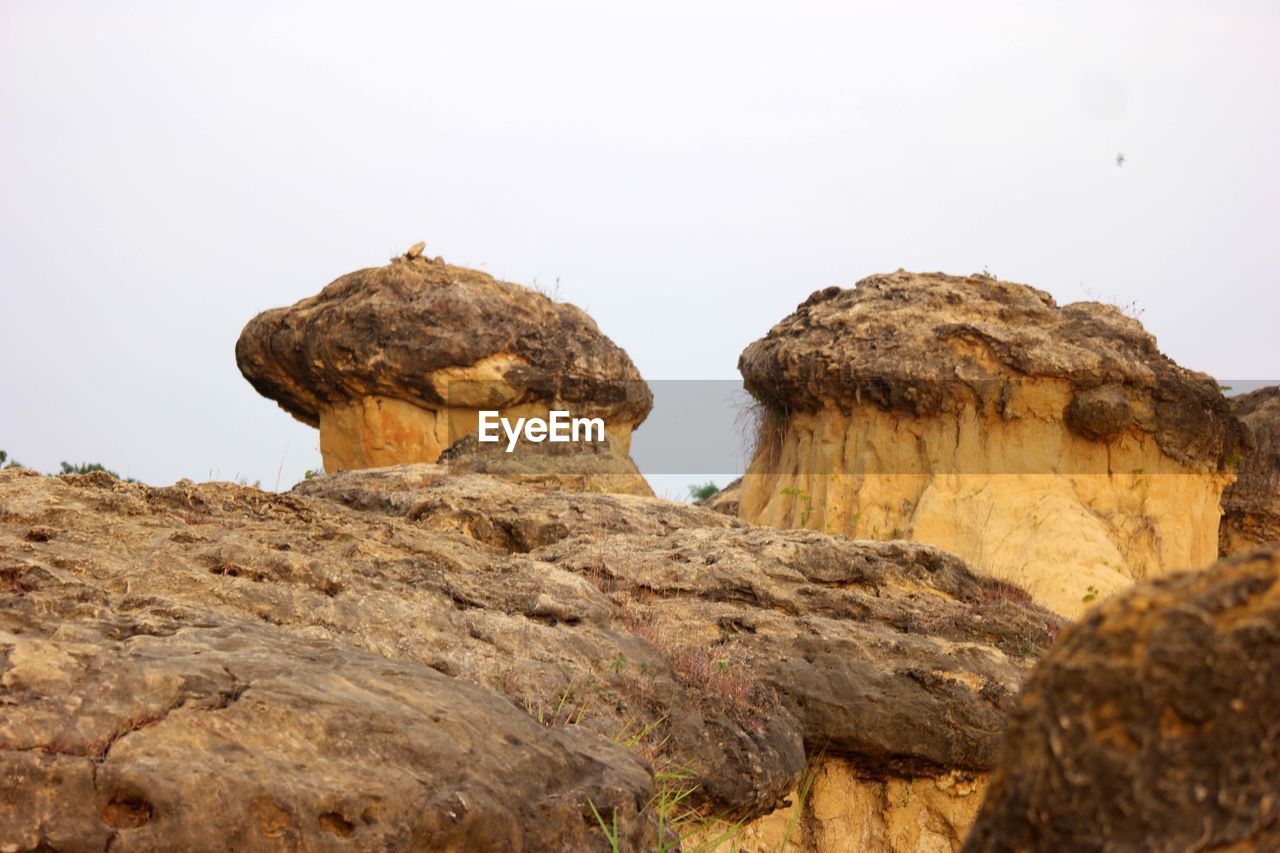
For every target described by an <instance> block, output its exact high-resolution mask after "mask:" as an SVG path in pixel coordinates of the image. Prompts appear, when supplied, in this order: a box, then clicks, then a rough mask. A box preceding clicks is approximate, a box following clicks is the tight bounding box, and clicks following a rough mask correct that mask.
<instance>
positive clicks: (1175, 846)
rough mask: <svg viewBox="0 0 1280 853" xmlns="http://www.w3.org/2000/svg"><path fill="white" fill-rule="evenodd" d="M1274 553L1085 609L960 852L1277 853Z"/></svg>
mask: <svg viewBox="0 0 1280 853" xmlns="http://www.w3.org/2000/svg"><path fill="white" fill-rule="evenodd" d="M1277 672H1280V551H1277V550H1275V549H1273V550H1270V551H1257V552H1254V553H1253V554H1251V555H1247V556H1241V557H1237V558H1235V559H1232V560H1230V561H1228V562H1224V563H1219V564H1218V565H1217V566H1215V567H1212V568H1210V569H1207V570H1205V571H1203V572H1191V573H1184V574H1176V575H1171V576H1168V577H1165V578H1161V579H1159V580H1156V581H1154V582H1152V583H1149V584H1145V585H1142V586H1139V587H1137V588H1136V589H1134V590H1132V591H1130V592H1128V593H1126V594H1124V595H1122V596H1118V597H1117V598H1115V599H1113V600H1111V601H1108V602H1106V603H1105V604H1103V605H1101V606H1100V607H1097V608H1095V609H1093V610H1091V611H1090V612H1089V613H1088V615H1087V616H1086V617H1085V618H1084V619H1083V620H1082V621H1081V622H1080V623H1079V624H1077V625H1074V626H1072V627H1071V628H1069V629H1068V630H1067V631H1066V632H1064V634H1063V637H1062V639H1061V641H1060V642H1059V643H1058V644H1057V645H1056V646H1055V647H1054V648H1053V650H1052V651H1051V652H1049V654H1047V655H1046V656H1045V658H1044V659H1043V660H1042V661H1041V662H1040V664H1039V666H1038V667H1037V668H1036V669H1035V671H1034V672H1033V673H1032V675H1031V677H1030V678H1029V679H1028V680H1027V683H1026V685H1025V687H1024V690H1023V693H1022V696H1021V697H1020V699H1019V702H1018V710H1017V712H1016V714H1015V715H1014V719H1013V721H1012V723H1011V725H1010V729H1009V734H1008V740H1007V743H1006V744H1005V746H1004V749H1003V757H1002V758H1001V761H1000V763H999V765H998V767H997V769H996V771H995V772H994V773H993V774H992V776H991V781H990V786H989V787H988V789H987V795H986V799H985V801H984V803H983V806H982V810H981V813H980V815H979V817H978V821H977V823H976V824H975V826H974V828H973V831H972V834H971V835H970V837H969V840H968V842H967V845H966V848H965V849H966V850H970V851H982V850H991V851H997V850H999V851H1003V850H1045V851H1048V850H1055V851H1056V850H1139V849H1141V850H1168V851H1174V850H1210V849H1213V850H1218V849H1230V850H1276V849H1280V715H1278V714H1277V713H1276V709H1277V708H1278V707H1280V678H1277V677H1276V673H1277Z"/></svg>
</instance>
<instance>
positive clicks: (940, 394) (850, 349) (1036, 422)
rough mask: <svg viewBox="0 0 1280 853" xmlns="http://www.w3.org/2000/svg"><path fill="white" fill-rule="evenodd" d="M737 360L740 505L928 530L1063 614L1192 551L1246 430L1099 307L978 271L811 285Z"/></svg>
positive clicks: (1212, 526) (1210, 522)
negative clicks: (741, 403) (747, 419)
mask: <svg viewBox="0 0 1280 853" xmlns="http://www.w3.org/2000/svg"><path fill="white" fill-rule="evenodd" d="M739 368H740V370H741V371H742V375H743V378H744V382H745V385H746V387H747V389H748V390H749V391H750V392H751V393H752V394H753V395H754V396H755V397H756V399H757V401H758V403H759V415H760V428H759V436H760V437H759V441H758V442H757V449H756V453H755V456H754V458H753V461H752V463H751V465H750V466H749V468H748V471H747V475H746V477H745V478H744V481H743V487H742V495H741V498H740V515H741V517H742V518H744V519H746V520H748V521H752V522H756V523H763V524H770V525H774V526H779V527H809V528H812V529H816V530H822V531H824V532H830V533H845V534H848V535H851V536H857V537H863V538H873V539H896V538H905V539H913V540H917V541H921V542H929V543H931V544H935V545H938V546H940V547H943V548H946V549H948V550H950V551H953V552H955V553H956V554H959V555H960V556H962V557H964V558H966V559H968V560H970V561H971V562H972V563H974V564H975V565H977V566H980V567H982V569H983V570H984V571H988V572H990V573H992V574H994V575H996V576H999V577H1003V578H1006V579H1009V580H1012V581H1013V582H1015V583H1018V584H1019V585H1021V586H1024V587H1026V588H1027V589H1028V590H1030V591H1031V592H1032V593H1033V594H1034V595H1035V597H1036V598H1037V600H1039V601H1041V602H1043V603H1045V604H1046V605H1048V606H1049V607H1051V608H1053V609H1054V610H1056V611H1058V612H1060V613H1063V614H1065V615H1068V616H1071V615H1075V614H1077V613H1079V612H1081V611H1082V610H1083V608H1084V605H1085V604H1086V603H1087V602H1088V601H1092V600H1094V599H1096V598H1097V597H1099V596H1105V595H1106V594H1109V593H1111V592H1113V591H1115V590H1118V589H1121V588H1124V587H1126V586H1128V585H1129V584H1131V583H1133V582H1134V581H1135V580H1140V579H1143V578H1145V577H1148V576H1154V575H1157V574H1160V573H1162V572H1164V571H1167V570H1169V569H1172V568H1178V567H1183V566H1194V565H1203V564H1205V563H1207V562H1210V561H1212V560H1213V559H1214V558H1215V557H1216V555H1217V539H1218V522H1219V515H1220V510H1219V498H1220V496H1221V493H1222V490H1223V489H1224V488H1225V487H1226V485H1227V484H1228V483H1229V482H1230V480H1231V477H1232V474H1231V472H1230V470H1229V468H1230V465H1229V460H1231V459H1232V458H1233V457H1235V456H1236V455H1237V454H1239V453H1241V452H1243V450H1244V449H1245V448H1246V447H1247V446H1248V441H1249V440H1248V435H1247V433H1246V432H1245V430H1244V427H1243V426H1242V425H1241V424H1240V422H1239V421H1238V420H1237V419H1236V418H1235V417H1234V416H1233V415H1232V413H1231V411H1230V409H1229V407H1228V404H1227V401H1226V399H1225V398H1223V397H1222V395H1221V393H1220V392H1219V389H1218V386H1217V384H1216V382H1215V381H1214V380H1213V379H1212V378H1210V377H1209V376H1206V375H1204V374H1201V373H1195V372H1193V371H1190V370H1186V369H1184V368H1182V367H1179V366H1178V365H1177V364H1175V363H1174V362H1173V361H1171V360H1170V359H1169V358H1167V357H1166V356H1164V355H1162V354H1161V353H1160V351H1159V350H1158V349H1157V347H1156V342H1155V339H1154V338H1153V337H1152V336H1151V335H1149V334H1148V333H1147V332H1145V331H1144V330H1143V328H1142V326H1141V325H1140V324H1139V323H1138V322H1137V321H1136V320H1134V319H1132V318H1130V317H1128V316H1126V315H1124V314H1123V313H1122V312H1121V311H1120V310H1119V309H1117V308H1115V307H1112V306H1108V305H1100V304H1097V303H1076V304H1072V305H1065V306H1058V305H1057V304H1056V303H1055V302H1054V300H1053V299H1052V298H1051V297H1050V296H1049V295H1048V294H1047V293H1044V292H1042V291H1039V290H1036V289H1034V288H1032V287H1028V286H1026V285H1022V284H1015V283H1012V282H1005V281H999V280H996V279H994V278H990V277H987V276H970V277H968V278H957V277H953V276H947V275H942V274H940V273H930V274H914V273H907V272H902V271H899V272H897V273H892V274H889V275H877V276H872V277H870V278H867V279H864V280H862V281H860V282H859V283H858V285H857V287H856V288H854V289H852V290H844V289H841V288H836V287H831V288H827V289H826V290H821V291H818V292H816V293H814V294H813V295H812V296H810V297H809V299H807V300H806V301H805V302H804V303H802V304H801V305H800V306H799V307H798V308H797V309H796V311H795V312H794V313H793V314H791V315H790V316H789V317H787V318H786V319H784V320H783V321H782V322H781V323H779V324H778V325H776V326H774V328H773V329H771V330H770V331H769V333H768V335H766V336H765V337H764V338H762V339H760V340H758V341H756V342H754V343H753V344H751V345H750V346H748V347H747V349H746V350H745V351H744V352H743V354H742V357H741V359H740V360H739Z"/></svg>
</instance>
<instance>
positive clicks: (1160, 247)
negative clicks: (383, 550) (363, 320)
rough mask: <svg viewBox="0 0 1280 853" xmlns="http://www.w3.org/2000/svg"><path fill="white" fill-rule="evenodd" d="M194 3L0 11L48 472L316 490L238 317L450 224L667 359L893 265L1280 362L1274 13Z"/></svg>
mask: <svg viewBox="0 0 1280 853" xmlns="http://www.w3.org/2000/svg"><path fill="white" fill-rule="evenodd" d="M198 5H199V7H200V8H199V9H197V8H196V7H197V4H195V3H185V2H183V3H175V2H171V0H170V2H124V0H115V1H113V2H103V0H93V1H92V2H58V0H4V2H3V3H0V286H2V287H3V291H2V292H0V359H2V366H3V369H2V370H0V448H3V449H5V450H8V451H9V452H10V454H11V455H13V456H16V457H17V458H18V459H20V460H21V461H23V462H24V463H25V464H27V465H30V466H33V467H37V468H40V469H43V470H46V471H47V470H52V469H55V468H56V467H57V464H58V462H59V461H60V460H62V459H68V460H71V461H81V460H89V461H100V462H103V463H105V464H107V465H108V466H110V467H113V468H116V469H118V470H120V471H121V472H122V473H128V474H132V475H133V476H135V477H140V478H142V479H144V480H146V481H148V482H152V483H169V482H172V481H173V480H175V479H177V478H179V477H184V476H185V477H191V478H193V479H206V478H208V477H210V476H211V475H212V476H214V477H219V478H223V479H230V478H234V477H237V476H239V477H245V478H247V479H249V480H261V481H262V484H263V486H264V487H266V488H272V487H274V486H275V485H276V483H277V480H278V481H279V484H280V486H281V487H282V488H286V487H288V486H289V485H290V484H291V483H293V482H294V481H295V480H297V479H298V478H299V477H300V476H301V474H302V472H303V471H304V470H305V469H307V468H311V467H317V466H318V463H319V453H318V450H317V443H318V442H317V436H316V433H315V431H314V430H311V429H309V428H307V427H304V426H302V425H301V424H298V423H296V422H295V421H293V420H292V419H291V418H289V417H288V416H287V415H285V414H284V413H283V412H281V411H280V410H279V409H278V408H277V407H276V406H275V404H274V403H272V402H269V401H267V400H265V399H262V398H260V397H259V396H258V395H257V394H256V393H255V392H254V391H253V390H252V388H250V386H249V385H248V383H247V382H245V381H244V380H243V379H242V378H241V377H240V374H239V372H238V371H237V370H236V366H235V359H234V354H233V346H234V342H235V339H236V337H237V336H238V334H239V332H240V329H241V328H242V327H243V325H244V323H245V322H246V321H247V320H248V319H249V318H250V317H251V316H253V315H254V314H255V313H257V312H258V311H260V310H262V309H265V308H269V307H274V306H277V305H283V304H289V303H292V302H295V301H296V300H298V299H300V298H302V297H304V296H308V295H310V294H312V293H315V292H316V291H317V290H319V289H320V288H321V287H322V286H323V285H325V284H326V283H328V282H329V281H330V280H332V279H334V278H336V277H337V276H338V275H340V274H342V273H344V272H347V271H350V270H352V269H356V268H359V267H364V266H372V265H377V264H380V263H383V262H385V260H386V259H387V258H388V257H389V256H390V255H392V254H393V253H395V252H398V251H401V250H403V249H404V248H405V247H407V246H408V245H410V244H411V243H413V242H415V241H417V240H419V239H422V240H426V242H427V251H428V253H429V254H432V255H435V254H440V255H443V256H444V257H445V258H446V259H447V260H449V261H450V262H452V263H458V264H463V265H467V266H474V267H479V268H481V269H484V270H487V271H489V272H491V273H493V274H495V275H497V276H500V277H502V278H507V279H510V280H513V281H519V282H524V283H529V282H532V281H533V280H534V279H535V278H536V279H537V280H538V281H539V282H542V283H545V284H550V283H552V282H554V280H555V279H557V278H559V281H560V296H561V298H562V299H565V300H568V301H571V302H574V303H576V304H578V305H581V306H582V307H584V308H586V309H587V310H588V311H590V313H591V314H592V315H593V316H594V317H595V319H596V320H597V322H598V323H599V324H600V327H601V328H602V329H603V330H604V331H605V332H606V333H607V334H608V335H610V336H611V337H612V338H613V339H614V340H615V341H617V342H618V343H619V344H620V345H622V346H623V347H624V348H626V350H627V351H628V352H629V353H630V354H631V356H632V358H633V359H634V360H635V362H636V363H637V364H638V365H639V367H640V370H641V371H642V372H643V373H644V374H645V375H646V376H647V377H649V378H651V379H680V378H688V379H724V378H732V377H735V376H736V361H737V357H738V353H739V352H741V350H742V348H743V347H744V346H745V345H746V344H747V343H749V342H750V341H752V340H754V339H755V338H757V337H759V336H761V335H762V334H764V333H765V332H766V331H767V330H768V328H769V327H770V326H771V325H772V324H773V323H775V322H776V321H777V320H779V319H781V318H782V317H783V316H785V315H786V314H787V313H789V312H790V311H791V310H792V309H793V308H794V307H795V305H796V304H797V303H798V302H800V301H802V300H803V299H804V298H805V297H806V296H807V295H808V294H809V293H810V292H811V291H813V290H816V289H818V288H820V287H824V286H826V285H829V284H841V285H852V284H853V283H854V282H855V281H856V280H857V279H859V278H861V277H863V276H864V275H867V274H869V273H872V272H878V271H884V270H892V269H897V268H898V267H905V268H907V269H914V270H943V271H946V272H952V273H959V274H964V273H970V272H975V271H979V270H981V269H983V268H984V267H986V268H987V269H989V270H990V271H991V272H992V273H994V274H996V275H998V276H1000V277H1001V278H1007V279H1011V280H1015V281H1022V282H1027V283H1030V284H1034V285H1037V286H1039V287H1042V288H1044V289H1046V290H1049V291H1051V292H1052V293H1053V294H1054V295H1055V296H1056V297H1057V298H1058V299H1059V301H1063V302H1069V301H1075V300H1078V299H1082V298H1085V293H1086V290H1087V291H1090V292H1092V293H1094V294H1097V295H1098V296H1102V297H1106V298H1108V299H1114V300H1115V301H1119V302H1122V303H1128V302H1131V301H1132V302H1136V303H1137V305H1138V307H1139V308H1141V309H1142V310H1143V312H1144V313H1143V314H1142V318H1141V319H1142V320H1143V322H1144V323H1145V324H1146V326H1147V327H1148V328H1149V329H1150V330H1151V331H1152V332H1154V333H1155V334H1156V335H1157V337H1158V338H1159V340H1160V343H1161V346H1162V348H1163V349H1164V350H1165V352H1167V353H1169V354H1170V355H1171V356H1173V357H1174V358H1175V359H1177V360H1178V361H1179V362H1181V363H1183V364H1185V365H1187V366H1190V367H1194V368H1197V369H1200V370H1205V371H1208V372H1210V373H1213V374H1215V375H1217V376H1218V377H1219V378H1223V377H1230V378H1266V377H1280V355H1278V353H1280V348H1278V347H1277V343H1276V329H1277V318H1278V317H1280V287H1278V285H1280V272H1278V271H1280V239H1277V230H1278V226H1280V166H1278V165H1277V157H1276V152H1277V150H1280V143H1278V139H1280V48H1278V46H1280V6H1277V5H1276V4H1275V3H1273V2H1254V3H1249V2H1238V3H1231V2H1221V1H1220V0H1219V2H1176V0H1175V2H1158V3H1157V2H1151V3H1137V2H1131V3H1123V4H1121V3H1114V2H1107V3H1087V2H1063V3H1052V2H1036V3H1016V4H1015V3H975V2H965V3H955V2H938V3H917V4H906V3H890V2H886V3H810V4H805V3H795V2H788V3H777V4H771V5H761V4H755V3H744V2H732V3H692V2H688V0H686V2H678V3H666V2H646V3H633V4H628V5H626V6H623V5H622V4H617V3H602V2H599V0H589V1H588V2H545V3H518V2H486V3H447V4H446V3H438V4H435V3H421V2H405V3H370V2H361V3H350V4H341V5H339V4H334V3H319V2H306V3H303V2H297V3H285V2H218V3H203V4H198ZM1121 151H1123V152H1124V154H1125V155H1126V157H1127V158H1128V161H1127V162H1126V163H1125V165H1124V166H1123V168H1118V167H1117V166H1116V163H1115V156H1116V154H1117V153H1118V152H1121ZM642 434H643V427H642V429H641V433H640V434H638V438H639V435H642Z"/></svg>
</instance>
